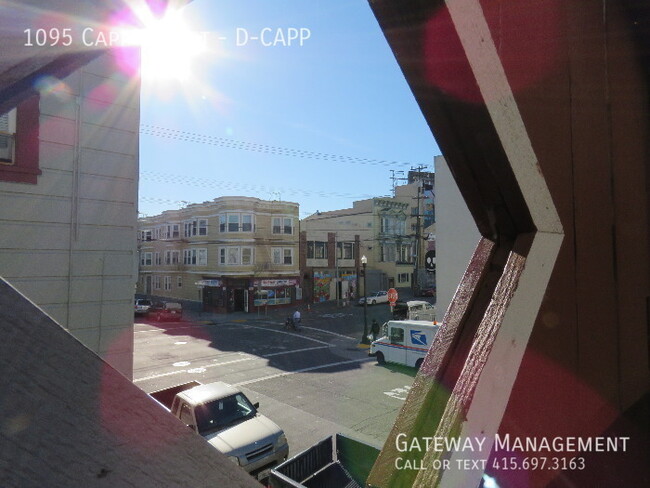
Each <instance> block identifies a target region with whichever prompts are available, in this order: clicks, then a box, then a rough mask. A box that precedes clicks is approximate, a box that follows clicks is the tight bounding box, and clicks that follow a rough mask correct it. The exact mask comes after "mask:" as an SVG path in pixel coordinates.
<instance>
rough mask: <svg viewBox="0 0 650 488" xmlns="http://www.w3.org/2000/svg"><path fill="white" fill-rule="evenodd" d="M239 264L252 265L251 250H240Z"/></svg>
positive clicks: (248, 248) (245, 248)
mask: <svg viewBox="0 0 650 488" xmlns="http://www.w3.org/2000/svg"><path fill="white" fill-rule="evenodd" d="M241 263H242V264H253V248H251V247H244V248H242V250H241Z"/></svg>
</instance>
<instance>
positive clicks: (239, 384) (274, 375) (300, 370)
mask: <svg viewBox="0 0 650 488" xmlns="http://www.w3.org/2000/svg"><path fill="white" fill-rule="evenodd" d="M368 361H371V359H370V358H362V359H352V360H350V361H339V362H338V363H329V364H320V365H318V366H311V367H309V368H302V369H297V370H295V371H285V372H283V373H277V374H272V375H269V376H262V377H261V378H255V379H253V380H247V381H240V382H239V383H235V384H234V385H233V386H244V385H250V384H253V383H259V382H260V381H266V380H272V379H274V378H281V377H282V376H289V375H292V374H296V373H305V372H307V371H314V370H315V369H323V368H330V367H332V366H339V365H341V364H351V363H361V362H368Z"/></svg>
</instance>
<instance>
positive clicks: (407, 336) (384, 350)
mask: <svg viewBox="0 0 650 488" xmlns="http://www.w3.org/2000/svg"><path fill="white" fill-rule="evenodd" d="M439 328H440V326H439V325H438V324H434V323H433V322H430V321H428V320H389V321H388V322H386V323H385V324H384V326H383V330H382V332H383V334H382V337H380V338H379V339H377V340H375V341H373V342H372V344H370V351H369V352H368V355H369V356H374V357H376V358H377V362H378V363H379V364H383V363H384V362H386V361H388V362H391V363H399V364H406V365H407V366H415V367H416V368H419V367H420V365H421V364H422V361H423V360H424V355H425V354H426V353H427V351H428V350H429V347H431V343H432V342H433V338H434V337H435V336H436V334H437V333H438V329H439Z"/></svg>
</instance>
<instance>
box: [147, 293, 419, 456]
mask: <svg viewBox="0 0 650 488" xmlns="http://www.w3.org/2000/svg"><path fill="white" fill-rule="evenodd" d="M290 313H292V310H289V309H284V310H279V311H273V312H269V313H267V314H265V313H264V311H263V310H260V312H259V314H258V313H250V314H244V313H241V314H228V315H211V314H188V315H187V316H186V317H184V320H183V321H182V322H169V323H157V322H155V321H151V320H147V319H144V320H143V319H136V324H135V355H134V382H135V384H136V385H138V386H139V387H140V388H141V389H143V390H144V391H146V392H148V393H149V392H152V391H156V390H159V389H162V388H167V387H170V386H174V385H178V384H181V383H184V382H187V381H190V380H196V381H200V382H202V383H209V382H212V381H225V382H226V383H230V384H233V385H236V386H239V387H241V388H242V390H243V391H244V392H245V393H246V395H247V396H248V397H249V398H250V399H251V401H253V402H260V412H261V413H263V414H264V415H266V416H268V417H269V418H271V419H272V420H273V421H275V422H276V423H277V424H278V425H279V426H280V427H282V428H283V429H284V430H285V432H286V434H287V438H288V440H289V446H290V455H294V454H297V453H298V452H300V451H302V450H304V449H306V448H308V447H310V446H311V445H312V444H314V443H315V442H318V441H320V440H322V439H323V438H325V437H327V436H329V435H332V434H335V433H337V432H340V433H344V434H347V435H349V436H351V437H354V438H356V439H359V440H361V441H364V442H368V443H370V444H373V445H376V446H377V447H380V446H381V445H382V444H383V442H384V440H385V439H386V437H387V436H388V433H389V431H390V429H391V427H392V425H393V423H394V421H395V418H396V416H397V414H398V412H399V409H400V408H401V406H402V404H403V402H404V398H405V395H406V393H407V391H408V389H409V388H410V386H411V384H412V383H413V379H414V377H415V370H414V369H413V368H407V367H402V366H397V365H388V366H386V365H384V366H379V365H378V364H377V363H376V362H375V361H374V359H373V358H369V357H368V355H367V349H363V348H360V347H359V342H360V339H361V336H362V331H363V321H364V320H363V308H362V307H358V306H354V307H353V306H348V307H337V306H336V304H335V303H328V304H317V305H316V306H314V308H313V309H312V310H307V309H306V308H304V307H303V308H302V314H303V323H302V325H303V327H302V329H301V331H300V332H295V331H291V330H287V329H285V328H284V320H285V319H286V317H287V316H288V315H289V314H290ZM389 316H390V313H389V307H388V306H387V305H384V304H380V305H375V306H373V307H368V324H370V321H371V320H372V319H373V318H376V319H377V320H378V322H380V323H383V322H384V321H385V320H387V319H388V318H389Z"/></svg>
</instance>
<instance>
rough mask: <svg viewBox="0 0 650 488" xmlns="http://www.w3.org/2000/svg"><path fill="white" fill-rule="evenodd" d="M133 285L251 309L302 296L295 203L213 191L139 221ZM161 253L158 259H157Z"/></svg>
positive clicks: (209, 305)
mask: <svg viewBox="0 0 650 488" xmlns="http://www.w3.org/2000/svg"><path fill="white" fill-rule="evenodd" d="M138 243H139V252H140V273H139V280H138V289H137V291H138V292H139V293H141V294H144V295H153V296H160V297H166V298H174V299H178V300H192V301H199V302H201V304H202V307H203V309H204V310H206V311H214V312H232V311H246V312H252V311H255V310H257V309H258V308H259V307H268V306H278V305H289V304H292V303H294V302H295V301H296V300H300V299H301V297H302V290H301V288H300V286H299V268H298V259H297V256H298V204H297V203H292V202H280V201H267V200H261V199H259V198H254V197H219V198H215V199H214V200H212V201H209V202H204V203H200V204H192V205H189V206H187V207H186V208H183V209H180V210H167V211H165V212H163V213H162V214H160V215H157V216H155V217H146V218H142V219H140V221H139V235H138ZM157 256H160V259H157Z"/></svg>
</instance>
